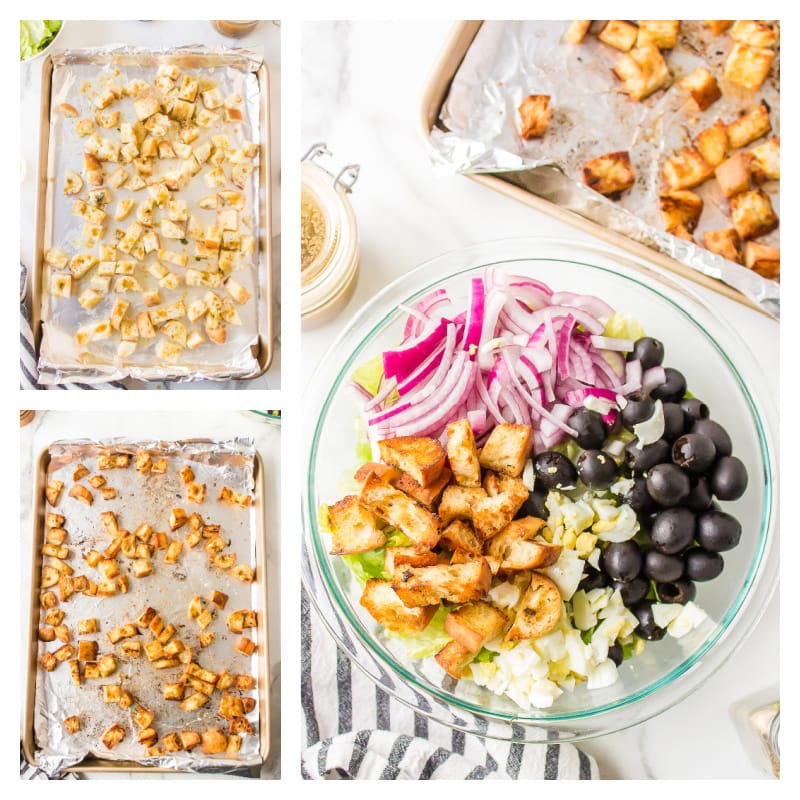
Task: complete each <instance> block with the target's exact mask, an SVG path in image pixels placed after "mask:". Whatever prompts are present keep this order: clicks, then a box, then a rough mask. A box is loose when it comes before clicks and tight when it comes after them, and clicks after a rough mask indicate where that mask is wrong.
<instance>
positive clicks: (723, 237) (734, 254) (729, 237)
mask: <svg viewBox="0 0 800 800" xmlns="http://www.w3.org/2000/svg"><path fill="white" fill-rule="evenodd" d="M703 246H704V247H705V248H706V250H710V251H711V252H712V253H716V254H717V255H720V256H722V257H723V258H727V259H728V260H729V261H735V262H736V263H737V264H742V263H743V261H742V249H741V240H740V239H739V234H738V233H737V232H736V228H723V229H722V230H718V231H704V232H703Z"/></svg>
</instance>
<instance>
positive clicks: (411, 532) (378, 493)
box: [359, 475, 439, 549]
mask: <svg viewBox="0 0 800 800" xmlns="http://www.w3.org/2000/svg"><path fill="white" fill-rule="evenodd" d="M359 500H360V501H361V503H362V504H363V505H365V506H366V507H367V508H368V509H369V510H370V511H372V512H373V513H374V514H375V515H376V516H377V517H379V518H380V519H382V520H384V521H385V522H388V523H389V524H390V525H392V526H393V527H395V528H399V529H400V530H401V531H402V532H403V533H405V535H406V536H408V538H409V539H411V540H412V541H413V542H414V543H415V544H416V545H418V546H419V547H427V548H428V549H430V548H432V547H435V546H436V543H437V542H438V541H439V518H438V517H437V516H436V515H435V514H433V513H431V512H430V511H428V510H427V509H426V508H423V507H422V506H421V505H419V504H418V503H416V502H415V501H414V500H412V499H411V498H410V497H409V496H408V495H407V494H404V493H403V492H401V491H398V490H397V489H395V488H394V487H393V486H389V484H387V483H384V482H383V481H382V480H380V479H379V478H378V477H377V476H375V475H370V476H369V477H368V478H367V480H366V481H365V482H364V487H363V488H362V490H361V495H360V497H359Z"/></svg>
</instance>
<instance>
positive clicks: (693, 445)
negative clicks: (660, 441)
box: [672, 433, 717, 475]
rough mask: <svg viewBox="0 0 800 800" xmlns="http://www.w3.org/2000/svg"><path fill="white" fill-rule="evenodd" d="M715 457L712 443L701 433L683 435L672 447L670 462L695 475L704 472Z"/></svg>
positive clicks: (714, 448) (715, 450) (715, 453)
mask: <svg viewBox="0 0 800 800" xmlns="http://www.w3.org/2000/svg"><path fill="white" fill-rule="evenodd" d="M716 457H717V448H716V447H714V442H712V441H711V439H710V438H709V437H708V436H705V435H704V434H702V433H685V434H684V435H683V436H681V437H680V438H679V439H677V440H676V441H675V444H674V445H672V460H673V461H674V462H675V463H676V464H677V465H678V466H679V467H682V468H683V469H685V470H686V471H687V472H691V473H694V474H695V475H702V474H703V473H704V472H706V471H707V470H708V468H709V467H710V466H711V465H712V464H713V463H714V459H715V458H716Z"/></svg>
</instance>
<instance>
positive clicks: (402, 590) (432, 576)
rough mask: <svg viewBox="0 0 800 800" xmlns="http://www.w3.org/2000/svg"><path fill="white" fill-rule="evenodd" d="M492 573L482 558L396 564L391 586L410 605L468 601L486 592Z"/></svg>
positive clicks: (483, 595)
mask: <svg viewBox="0 0 800 800" xmlns="http://www.w3.org/2000/svg"><path fill="white" fill-rule="evenodd" d="M491 581H492V573H491V571H490V569H489V565H488V564H487V562H486V560H485V559H484V558H476V559H474V560H472V561H468V562H466V563H464V564H435V565H433V566H430V567H407V566H401V567H398V568H397V569H396V570H395V572H394V573H393V575H392V584H391V585H392V588H393V589H394V590H395V592H397V596H398V597H399V598H400V599H401V600H402V601H403V603H404V605H406V606H408V607H409V608H418V607H421V606H430V605H436V604H437V603H439V602H440V601H442V600H446V601H447V602H448V603H468V602H469V601H470V600H479V599H481V598H483V597H485V596H486V593H487V592H488V591H489V586H490V585H491Z"/></svg>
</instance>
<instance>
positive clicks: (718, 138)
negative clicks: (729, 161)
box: [694, 119, 729, 167]
mask: <svg viewBox="0 0 800 800" xmlns="http://www.w3.org/2000/svg"><path fill="white" fill-rule="evenodd" d="M694 144H695V147H696V148H697V152H698V153H700V155H701V156H702V157H703V159H704V160H705V161H706V162H707V163H708V164H709V165H710V166H712V167H716V166H718V165H719V164H721V163H722V161H723V159H724V158H725V156H726V155H727V153H728V149H729V144H728V131H727V128H726V126H725V123H723V121H722V120H721V119H718V120H717V121H716V122H715V123H714V124H713V125H712V126H711V127H710V128H705V129H704V130H702V131H700V133H698V134H697V136H696V137H695V140H694Z"/></svg>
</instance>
